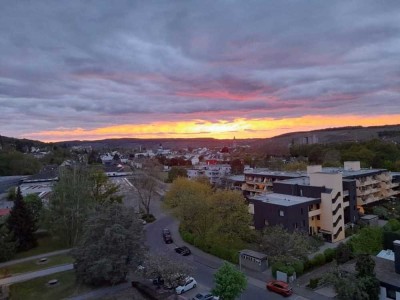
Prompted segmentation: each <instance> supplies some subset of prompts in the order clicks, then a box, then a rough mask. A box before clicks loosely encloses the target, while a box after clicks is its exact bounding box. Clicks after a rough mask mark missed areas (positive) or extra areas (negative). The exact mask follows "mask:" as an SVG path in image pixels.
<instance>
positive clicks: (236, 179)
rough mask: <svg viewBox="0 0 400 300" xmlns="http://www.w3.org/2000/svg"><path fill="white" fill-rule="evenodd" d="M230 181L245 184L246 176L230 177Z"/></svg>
mask: <svg viewBox="0 0 400 300" xmlns="http://www.w3.org/2000/svg"><path fill="white" fill-rule="evenodd" d="M228 179H229V180H232V181H240V182H244V181H245V180H244V175H233V176H229V177H228Z"/></svg>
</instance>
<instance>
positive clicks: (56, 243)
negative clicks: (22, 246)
mask: <svg viewBox="0 0 400 300" xmlns="http://www.w3.org/2000/svg"><path fill="white" fill-rule="evenodd" d="M66 248H68V247H67V246H66V245H65V243H63V241H62V240H60V239H58V238H54V237H52V236H51V235H43V236H40V237H38V246H37V247H35V248H33V249H31V250H28V251H24V252H19V253H17V254H16V255H15V256H14V258H13V259H19V258H25V257H29V256H34V255H39V254H42V253H47V252H53V251H57V250H62V249H66Z"/></svg>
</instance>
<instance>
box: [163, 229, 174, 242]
mask: <svg viewBox="0 0 400 300" xmlns="http://www.w3.org/2000/svg"><path fill="white" fill-rule="evenodd" d="M162 236H163V239H164V242H165V243H166V244H172V243H173V242H174V241H173V240H172V236H171V231H169V229H168V228H165V229H163V231H162Z"/></svg>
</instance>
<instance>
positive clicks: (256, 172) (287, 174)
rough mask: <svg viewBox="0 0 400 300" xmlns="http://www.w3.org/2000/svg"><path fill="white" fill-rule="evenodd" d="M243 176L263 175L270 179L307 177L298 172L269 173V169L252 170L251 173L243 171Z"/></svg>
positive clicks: (305, 174)
mask: <svg viewBox="0 0 400 300" xmlns="http://www.w3.org/2000/svg"><path fill="white" fill-rule="evenodd" d="M244 174H245V175H264V176H270V177H280V176H281V177H293V178H296V177H303V176H307V172H305V171H298V172H286V171H271V170H269V169H264V168H263V169H254V170H251V171H244Z"/></svg>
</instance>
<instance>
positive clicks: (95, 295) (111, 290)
mask: <svg viewBox="0 0 400 300" xmlns="http://www.w3.org/2000/svg"><path fill="white" fill-rule="evenodd" d="M131 287H132V285H131V283H130V282H126V283H121V284H118V285H115V286H109V287H104V288H99V289H96V290H94V291H91V292H88V293H85V294H81V295H78V296H75V297H70V298H66V299H68V300H86V299H100V298H101V297H105V296H109V295H114V294H116V293H119V292H121V291H123V290H127V289H129V288H131Z"/></svg>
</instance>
